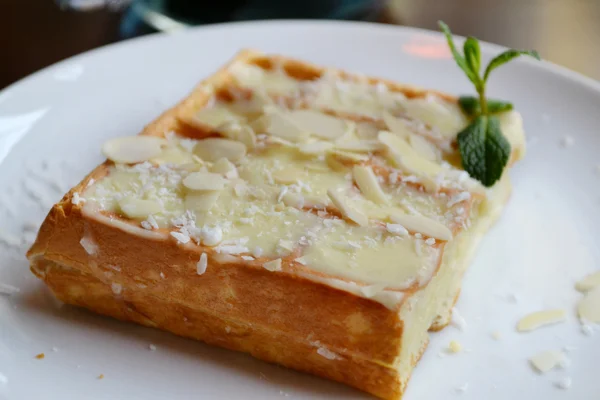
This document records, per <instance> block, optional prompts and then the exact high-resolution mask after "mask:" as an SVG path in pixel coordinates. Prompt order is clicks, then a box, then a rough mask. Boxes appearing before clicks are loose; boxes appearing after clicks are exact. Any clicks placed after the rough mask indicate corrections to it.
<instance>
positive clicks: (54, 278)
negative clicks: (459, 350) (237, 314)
mask: <svg viewBox="0 0 600 400" xmlns="http://www.w3.org/2000/svg"><path fill="white" fill-rule="evenodd" d="M32 271H33V272H34V273H35V274H36V275H37V276H38V277H40V278H41V279H43V280H44V281H45V282H46V284H47V285H48V287H49V288H50V289H51V290H52V292H53V293H54V294H55V295H56V297H57V298H58V299H60V300H61V301H63V302H65V303H67V304H71V305H75V306H80V307H84V308H87V309H90V310H93V311H94V312H96V313H98V314H103V315H106V316H109V317H113V318H116V319H119V320H122V321H129V322H135V323H137V324H141V325H145V326H149V327H153V328H158V329H162V330H165V331H168V332H172V333H175V334H176V335H179V336H183V337H188V338H192V339H196V340H201V341H203V342H205V343H208V344H211V345H215V346H220V347H224V348H226V349H231V350H236V351H241V352H245V353H248V354H251V355H252V356H254V357H256V358H259V359H261V360H264V361H267V362H271V363H275V364H280V365H284V366H286V367H288V368H292V369H295V370H298V371H303V372H308V373H311V374H313V375H317V376H320V377H324V378H327V379H331V380H334V381H337V382H341V383H345V384H347V385H350V386H353V387H355V388H357V389H360V390H363V391H366V392H368V393H371V394H374V395H376V396H378V397H381V398H384V399H397V398H400V396H401V393H400V392H399V391H398V389H399V388H400V387H401V384H400V376H399V375H398V374H397V373H395V371H394V370H393V369H390V368H388V367H385V366H382V365H380V364H378V363H376V362H373V361H371V360H367V359H364V358H360V357H353V356H350V355H344V354H342V355H339V356H338V357H337V358H336V359H333V360H330V359H328V358H326V357H323V356H322V355H320V354H319V353H317V352H316V351H315V346H314V344H311V343H310V341H308V340H306V339H305V338H302V337H299V336H298V335H297V334H296V332H294V331H287V332H286V331H284V330H279V331H274V330H273V329H272V327H265V326H262V325H261V324H257V323H249V322H240V321H233V320H231V319H227V318H224V317H221V316H219V315H215V314H212V313H207V312H203V311H201V310H198V309H194V308H191V307H188V306H186V305H182V304H180V303H177V302H169V301H163V300H162V299H160V298H158V297H156V296H154V295H147V294H144V293H143V292H126V293H124V295H123V296H122V297H116V296H115V295H114V293H113V291H112V289H111V286H110V285H109V284H107V283H104V282H102V281H100V280H99V279H96V278H94V277H93V276H91V275H89V274H85V273H82V272H80V271H77V270H75V269H72V268H68V267H63V266H60V265H59V264H57V263H54V262H48V261H44V260H40V261H39V262H38V263H36V264H34V265H33V266H32ZM41 271H43V272H41ZM425 348H426V344H425V346H423V347H422V349H421V351H420V353H419V355H418V358H420V357H421V355H422V354H423V352H424V351H425ZM418 358H417V359H415V363H416V362H417V361H418ZM403 378H404V377H403Z"/></svg>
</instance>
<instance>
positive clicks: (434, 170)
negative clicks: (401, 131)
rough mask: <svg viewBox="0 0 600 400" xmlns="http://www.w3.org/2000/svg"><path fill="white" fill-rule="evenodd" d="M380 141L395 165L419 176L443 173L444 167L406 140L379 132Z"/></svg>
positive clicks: (388, 133) (432, 175)
mask: <svg viewBox="0 0 600 400" xmlns="http://www.w3.org/2000/svg"><path fill="white" fill-rule="evenodd" d="M378 139H379V141H380V142H381V143H383V144H384V145H385V146H386V148H387V150H388V158H389V159H390V161H392V163H393V164H395V165H396V166H398V167H400V168H402V169H403V170H405V171H406V172H408V173H411V174H414V175H417V176H420V177H422V176H428V177H434V176H436V175H438V174H439V173H440V172H442V167H441V166H440V165H438V164H436V163H434V162H431V161H430V160H428V159H426V158H425V157H423V156H421V155H420V154H419V153H417V152H416V151H415V150H414V149H413V148H412V147H411V146H410V145H409V144H408V142H407V141H406V140H404V139H402V138H400V137H399V136H397V135H394V134H393V133H390V132H385V131H382V132H379V136H378Z"/></svg>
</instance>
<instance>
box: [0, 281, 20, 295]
mask: <svg viewBox="0 0 600 400" xmlns="http://www.w3.org/2000/svg"><path fill="white" fill-rule="evenodd" d="M20 291H21V289H19V288H18V287H15V286H12V285H8V284H6V283H1V282H0V294H5V295H8V296H10V295H12V294H15V293H19V292H20Z"/></svg>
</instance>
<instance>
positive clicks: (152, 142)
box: [102, 136, 168, 164]
mask: <svg viewBox="0 0 600 400" xmlns="http://www.w3.org/2000/svg"><path fill="white" fill-rule="evenodd" d="M167 144H168V142H167V140H166V139H163V138H158V137H154V136H127V137H120V138H115V139H111V140H108V141H107V142H105V143H104V145H103V146H102V153H103V154H104V155H105V156H106V158H108V159H109V160H111V161H113V162H115V163H123V164H133V163H138V162H143V161H148V160H150V159H151V158H155V157H158V156H160V154H161V152H162V148H163V147H164V146H166V145H167Z"/></svg>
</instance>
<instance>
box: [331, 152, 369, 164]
mask: <svg viewBox="0 0 600 400" xmlns="http://www.w3.org/2000/svg"><path fill="white" fill-rule="evenodd" d="M328 154H331V155H332V156H333V157H335V158H337V159H338V160H340V161H342V162H350V163H353V164H357V163H361V162H365V161H368V160H369V156H366V155H364V154H357V153H351V152H349V151H343V150H336V149H334V150H330V151H328Z"/></svg>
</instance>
